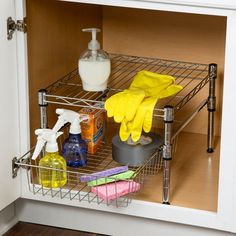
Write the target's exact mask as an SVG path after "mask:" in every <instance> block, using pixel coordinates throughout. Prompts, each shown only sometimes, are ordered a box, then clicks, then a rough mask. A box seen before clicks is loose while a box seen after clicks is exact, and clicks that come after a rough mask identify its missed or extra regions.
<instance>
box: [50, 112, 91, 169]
mask: <svg viewBox="0 0 236 236" xmlns="http://www.w3.org/2000/svg"><path fill="white" fill-rule="evenodd" d="M56 113H57V114H58V115H59V116H58V121H57V123H56V124H55V126H54V127H53V130H54V132H57V131H58V130H59V129H60V128H61V127H62V126H64V125H65V124H66V123H68V122H69V123H71V125H70V130H69V137H68V138H67V139H66V140H65V141H64V142H63V144H62V156H63V157H64V158H65V160H66V164H67V166H70V167H83V166H86V165H87V143H86V142H85V141H84V140H83V139H82V136H81V127H80V122H81V121H84V120H88V119H89V117H88V116H87V115H80V114H79V113H77V112H75V111H71V110H67V109H59V108H58V109H56Z"/></svg>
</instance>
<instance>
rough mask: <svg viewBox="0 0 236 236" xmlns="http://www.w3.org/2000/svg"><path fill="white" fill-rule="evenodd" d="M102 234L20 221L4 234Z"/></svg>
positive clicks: (9, 235) (25, 235)
mask: <svg viewBox="0 0 236 236" xmlns="http://www.w3.org/2000/svg"><path fill="white" fill-rule="evenodd" d="M54 235H55V236H99V235H100V236H101V234H94V233H87V232H81V231H75V230H69V229H62V228H55V227H50V226H44V225H37V224H30V223H24V222H19V223H17V224H16V225H15V226H14V227H13V228H12V229H10V230H9V231H8V232H7V233H5V234H4V235H3V236H54Z"/></svg>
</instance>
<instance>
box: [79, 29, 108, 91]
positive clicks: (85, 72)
mask: <svg viewBox="0 0 236 236" xmlns="http://www.w3.org/2000/svg"><path fill="white" fill-rule="evenodd" d="M82 31H83V32H89V33H92V39H91V40H90V42H89V43H88V49H87V50H86V51H84V52H83V53H82V55H81V56H80V59H79V63H78V67H79V75H80V78H81V80H82V86H83V89H84V90H86V91H104V90H106V89H107V83H108V78H109V76H110V72H111V62H110V59H109V56H108V54H107V53H106V52H105V51H104V50H102V49H100V43H99V42H98V40H97V33H98V32H100V31H101V30H100V29H97V28H87V29H82Z"/></svg>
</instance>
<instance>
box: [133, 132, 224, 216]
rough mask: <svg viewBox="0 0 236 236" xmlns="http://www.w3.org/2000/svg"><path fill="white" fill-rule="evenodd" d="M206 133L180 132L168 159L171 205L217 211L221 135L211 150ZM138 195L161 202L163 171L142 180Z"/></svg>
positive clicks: (139, 197)
mask: <svg viewBox="0 0 236 236" xmlns="http://www.w3.org/2000/svg"><path fill="white" fill-rule="evenodd" d="M206 143H207V138H206V135H202V134H192V133H185V132H183V133H181V134H180V136H179V139H178V143H177V151H176V153H175V155H174V157H173V160H172V161H171V190H170V193H171V194H170V201H171V204H172V205H175V206H182V207H188V208H195V209H201V210H208V211H214V212H216V211H217V200H218V178H219V153H220V145H219V143H220V138H219V137H216V138H215V151H214V153H211V154H210V153H207V152H206V149H207V148H206ZM136 197H137V198H138V199H141V200H145V201H150V202H162V173H159V174H158V175H156V176H152V177H149V179H148V181H145V183H144V187H143V188H142V190H141V192H140V193H139V194H138V195H137V196H136Z"/></svg>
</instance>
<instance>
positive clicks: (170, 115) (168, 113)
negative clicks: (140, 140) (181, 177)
mask: <svg viewBox="0 0 236 236" xmlns="http://www.w3.org/2000/svg"><path fill="white" fill-rule="evenodd" d="M173 120H174V112H173V107H172V106H165V108H164V123H165V135H164V145H163V161H164V169H163V196H162V202H163V204H168V205H169V204H170V171H171V169H170V167H171V166H170V164H171V163H170V161H171V159H172V154H171V153H172V152H171V149H172V144H171V140H172V124H173Z"/></svg>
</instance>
